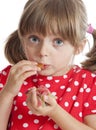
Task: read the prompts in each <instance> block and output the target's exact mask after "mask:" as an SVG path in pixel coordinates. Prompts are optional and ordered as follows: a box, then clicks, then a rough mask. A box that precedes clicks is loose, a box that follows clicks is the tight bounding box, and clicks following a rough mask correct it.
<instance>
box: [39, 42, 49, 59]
mask: <svg viewBox="0 0 96 130" xmlns="http://www.w3.org/2000/svg"><path fill="white" fill-rule="evenodd" d="M49 49H50V48H49V43H48V41H43V43H42V44H41V46H40V57H42V56H48V52H49Z"/></svg>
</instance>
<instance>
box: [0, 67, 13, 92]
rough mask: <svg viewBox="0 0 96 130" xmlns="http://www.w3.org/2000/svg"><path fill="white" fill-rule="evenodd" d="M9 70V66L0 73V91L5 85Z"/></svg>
mask: <svg viewBox="0 0 96 130" xmlns="http://www.w3.org/2000/svg"><path fill="white" fill-rule="evenodd" d="M10 68H11V66H10V65H9V66H7V67H6V68H4V69H3V70H2V71H0V90H1V89H2V88H3V86H4V85H5V83H6V80H7V77H8V73H9V70H10Z"/></svg>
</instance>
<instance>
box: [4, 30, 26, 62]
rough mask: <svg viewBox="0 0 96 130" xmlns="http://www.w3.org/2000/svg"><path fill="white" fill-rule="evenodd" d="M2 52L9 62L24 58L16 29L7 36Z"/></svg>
mask: <svg viewBox="0 0 96 130" xmlns="http://www.w3.org/2000/svg"><path fill="white" fill-rule="evenodd" d="M4 52H5V57H6V58H7V60H8V61H9V62H10V63H11V64H15V63H17V62H19V61H20V60H24V59H26V56H25V54H24V52H23V49H22V46H21V41H20V38H19V35H18V31H17V30H16V31H14V32H13V33H12V34H11V35H10V36H9V37H8V39H7V42H6V44H5V50H4Z"/></svg>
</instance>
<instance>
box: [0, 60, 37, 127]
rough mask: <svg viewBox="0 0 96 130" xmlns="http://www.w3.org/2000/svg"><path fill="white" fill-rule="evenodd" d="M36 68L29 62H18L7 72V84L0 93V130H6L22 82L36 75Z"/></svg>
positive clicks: (34, 64)
mask: <svg viewBox="0 0 96 130" xmlns="http://www.w3.org/2000/svg"><path fill="white" fill-rule="evenodd" d="M37 71H38V67H37V66H36V63H34V62H30V61H20V62H19V63H17V64H16V65H14V66H13V67H12V68H11V69H10V72H9V75H8V78H7V82H6V84H5V86H4V88H3V89H2V90H1V92H0V130H6V128H7V125H8V120H9V116H10V113H11V109H12V103H13V99H14V97H15V96H16V95H17V94H18V92H19V90H20V88H21V85H22V83H23V81H24V80H25V79H26V78H28V77H29V76H31V75H34V74H36V73H37Z"/></svg>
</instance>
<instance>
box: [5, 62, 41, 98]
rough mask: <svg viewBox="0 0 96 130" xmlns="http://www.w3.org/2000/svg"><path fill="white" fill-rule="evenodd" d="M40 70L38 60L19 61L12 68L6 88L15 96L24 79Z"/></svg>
mask: <svg viewBox="0 0 96 130" xmlns="http://www.w3.org/2000/svg"><path fill="white" fill-rule="evenodd" d="M39 70H40V68H39V67H37V63H36V62H31V61H27V60H22V61H20V62H18V63H17V64H15V65H14V66H13V67H12V68H11V69H10V72H9V75H8V79H7V82H6V84H5V87H4V90H5V91H6V92H9V93H11V94H12V96H13V97H14V96H16V95H17V94H18V92H19V90H20V87H21V85H22V83H23V82H24V80H25V79H26V78H28V77H30V76H31V75H35V74H36V73H37V71H39Z"/></svg>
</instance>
